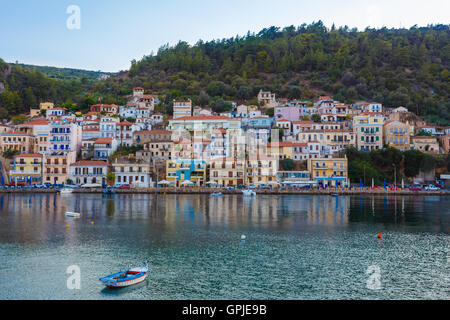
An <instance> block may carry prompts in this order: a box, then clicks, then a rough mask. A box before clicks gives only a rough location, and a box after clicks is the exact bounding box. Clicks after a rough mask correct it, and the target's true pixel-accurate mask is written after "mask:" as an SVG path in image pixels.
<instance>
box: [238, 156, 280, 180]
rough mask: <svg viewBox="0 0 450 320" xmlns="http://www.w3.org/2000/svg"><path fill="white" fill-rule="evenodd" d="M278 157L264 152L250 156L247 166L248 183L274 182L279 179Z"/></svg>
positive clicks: (246, 177)
mask: <svg viewBox="0 0 450 320" xmlns="http://www.w3.org/2000/svg"><path fill="white" fill-rule="evenodd" d="M277 172H278V158H276V157H273V156H267V155H264V154H261V155H256V156H250V157H249V158H248V159H247V163H246V167H245V182H246V184H247V185H259V184H273V183H276V181H277Z"/></svg>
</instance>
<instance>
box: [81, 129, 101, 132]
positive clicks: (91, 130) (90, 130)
mask: <svg viewBox="0 0 450 320" xmlns="http://www.w3.org/2000/svg"><path fill="white" fill-rule="evenodd" d="M84 131H88V132H93V131H100V130H99V129H83V132H84Z"/></svg>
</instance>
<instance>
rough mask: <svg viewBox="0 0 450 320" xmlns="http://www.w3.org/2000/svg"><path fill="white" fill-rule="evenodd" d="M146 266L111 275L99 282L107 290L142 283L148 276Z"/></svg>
mask: <svg viewBox="0 0 450 320" xmlns="http://www.w3.org/2000/svg"><path fill="white" fill-rule="evenodd" d="M148 271H149V269H148V264H147V263H146V264H145V265H143V266H140V267H136V268H131V269H128V270H125V271H120V272H118V273H114V274H111V275H109V276H106V277H103V278H100V279H99V280H100V281H101V282H102V283H103V284H104V285H105V286H107V287H108V288H123V287H128V286H131V285H134V284H138V283H140V282H142V281H144V280H145V279H146V278H147V276H148Z"/></svg>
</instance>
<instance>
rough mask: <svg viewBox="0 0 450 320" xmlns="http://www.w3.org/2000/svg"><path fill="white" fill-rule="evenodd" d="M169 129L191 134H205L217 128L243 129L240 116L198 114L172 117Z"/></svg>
mask: <svg viewBox="0 0 450 320" xmlns="http://www.w3.org/2000/svg"><path fill="white" fill-rule="evenodd" d="M168 129H169V130H171V131H189V132H190V133H191V135H195V136H203V135H205V134H208V133H210V132H212V131H214V130H217V129H226V130H232V131H235V132H237V131H238V130H240V129H241V121H240V120H239V119H238V118H229V117H224V116H197V117H181V118H177V119H170V120H169V125H168Z"/></svg>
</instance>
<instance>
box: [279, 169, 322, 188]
mask: <svg viewBox="0 0 450 320" xmlns="http://www.w3.org/2000/svg"><path fill="white" fill-rule="evenodd" d="M277 182H278V183H279V184H281V185H285V186H297V187H299V186H300V187H301V186H315V185H317V181H314V180H311V176H310V173H309V171H278V172H277Z"/></svg>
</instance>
